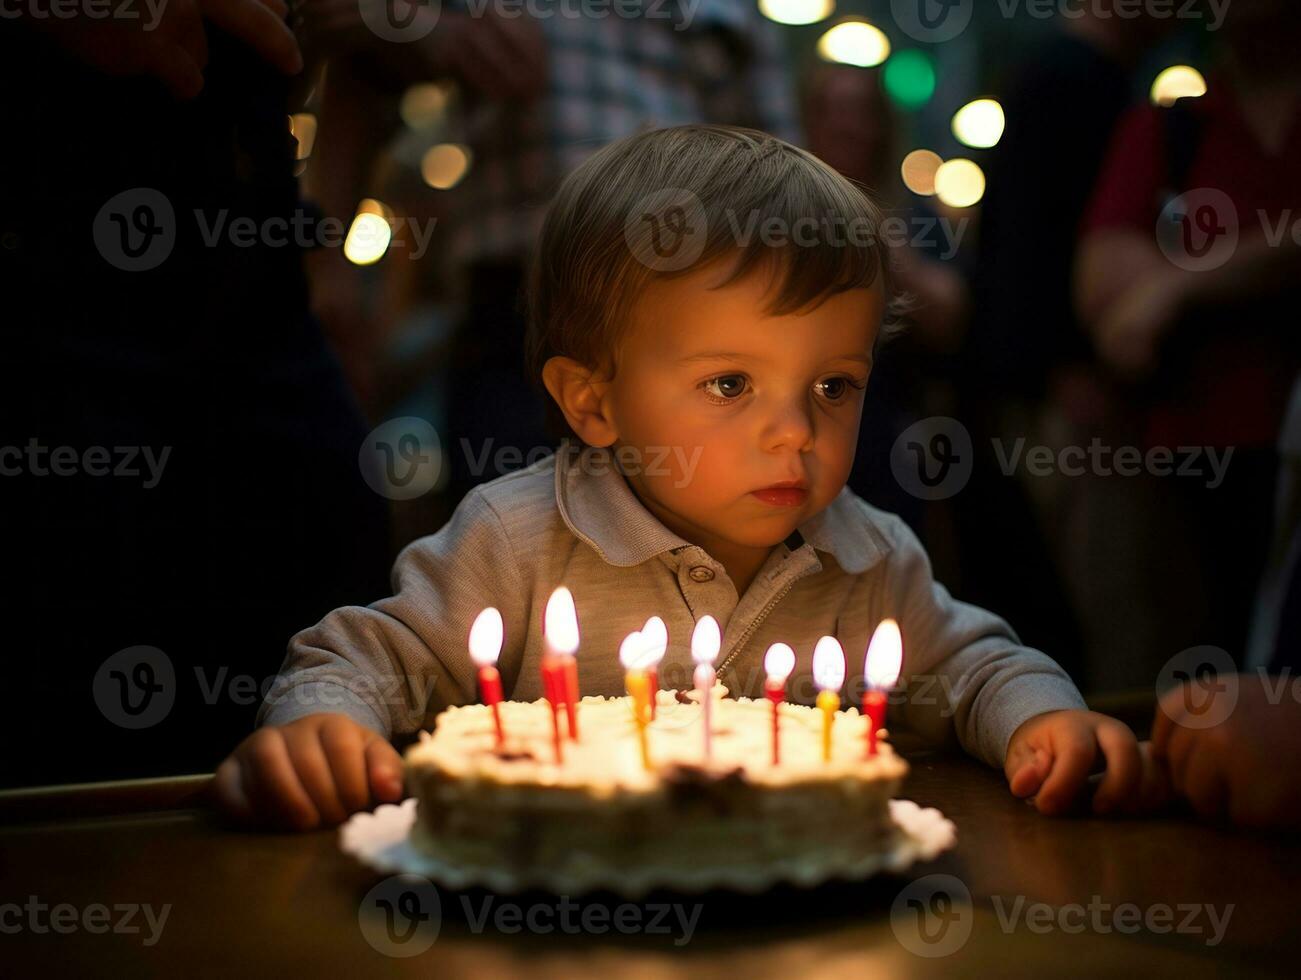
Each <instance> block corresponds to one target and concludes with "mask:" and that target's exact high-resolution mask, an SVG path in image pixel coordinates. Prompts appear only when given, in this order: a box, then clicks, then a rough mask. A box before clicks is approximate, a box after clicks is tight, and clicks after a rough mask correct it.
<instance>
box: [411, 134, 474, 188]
mask: <svg viewBox="0 0 1301 980" xmlns="http://www.w3.org/2000/svg"><path fill="white" fill-rule="evenodd" d="M469 169H470V148H469V147H467V146H462V145H460V144H459V143H439V144H437V145H436V146H431V147H430V148H429V149H428V150H426V151H425V155H424V156H423V157H422V158H421V160H420V176H422V177H423V178H424V179H425V183H426V184H428V185H429V186H430V187H432V188H434V190H439V191H445V190H448V189H450V188H452V187H455V186H456V185H457V184H459V183H460V182H461V178H462V177H464V176H465V173H466V171H467V170H469Z"/></svg>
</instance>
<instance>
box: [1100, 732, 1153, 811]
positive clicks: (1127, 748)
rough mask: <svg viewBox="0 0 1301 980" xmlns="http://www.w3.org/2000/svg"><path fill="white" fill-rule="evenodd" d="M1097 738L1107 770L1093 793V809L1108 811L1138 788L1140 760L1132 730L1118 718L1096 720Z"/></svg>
mask: <svg viewBox="0 0 1301 980" xmlns="http://www.w3.org/2000/svg"><path fill="white" fill-rule="evenodd" d="M1097 739H1098V746H1099V747H1100V748H1101V749H1102V755H1103V757H1104V758H1105V759H1106V760H1107V771H1106V774H1105V775H1104V776H1103V777H1102V783H1101V784H1100V785H1099V786H1098V790H1097V792H1096V793H1094V795H1093V812H1094V813H1110V812H1112V811H1113V810H1115V809H1116V808H1117V807H1118V806H1120V805H1121V804H1123V803H1124V802H1125V801H1127V800H1129V799H1130V798H1131V797H1132V796H1133V795H1134V792H1135V790H1137V789H1138V786H1139V783H1140V782H1141V781H1142V779H1143V760H1142V757H1141V756H1140V755H1139V751H1138V740H1137V739H1135V738H1134V733H1133V732H1131V731H1130V730H1129V728H1128V727H1127V726H1125V725H1123V724H1121V723H1120V722H1102V723H1101V724H1099V725H1098V728H1097Z"/></svg>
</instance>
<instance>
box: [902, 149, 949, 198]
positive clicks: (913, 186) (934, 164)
mask: <svg viewBox="0 0 1301 980" xmlns="http://www.w3.org/2000/svg"><path fill="white" fill-rule="evenodd" d="M943 164H944V159H943V158H942V157H941V156H940V155H939V154H938V153H935V152H934V151H932V150H913V151H912V152H911V153H909V154H908V155H907V156H906V157H904V158H903V167H901V168H900V170H901V172H902V174H903V183H904V186H905V187H907V188H908V189H909V190H910V191H912V192H913V193H914V194H920V195H921V196H922V197H930V196H931V195H933V194H934V193H935V174H936V173H937V172H938V171H939V169H940V167H941V166H942V165H943Z"/></svg>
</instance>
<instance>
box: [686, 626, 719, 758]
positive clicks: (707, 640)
mask: <svg viewBox="0 0 1301 980" xmlns="http://www.w3.org/2000/svg"><path fill="white" fill-rule="evenodd" d="M722 645H723V636H722V633H721V632H719V629H718V620H716V619H715V618H714V617H713V616H709V615H705V616H701V617H700V619H699V620H698V621H697V622H696V628H695V629H694V630H693V631H692V633H691V659H692V660H694V661H695V662H696V674H695V677H694V678H692V679H693V680H694V681H695V686H696V690H697V691H698V692H700V710H701V718H702V719H703V720H704V729H705V761H706V762H708V761H709V760H710V759H711V758H712V753H713V701H714V695H713V690H714V658H715V657H717V656H718V651H719V648H720V647H721V646H722Z"/></svg>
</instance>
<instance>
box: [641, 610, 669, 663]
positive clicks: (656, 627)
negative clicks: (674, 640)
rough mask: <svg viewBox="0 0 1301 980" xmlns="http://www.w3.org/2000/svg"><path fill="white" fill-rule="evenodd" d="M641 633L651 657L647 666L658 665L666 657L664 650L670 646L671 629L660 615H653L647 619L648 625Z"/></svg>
mask: <svg viewBox="0 0 1301 980" xmlns="http://www.w3.org/2000/svg"><path fill="white" fill-rule="evenodd" d="M641 635H642V637H643V640H644V642H645V644H646V649H647V651H649V652H648V656H649V657H650V661H649V663H647V664H646V666H647V667H658V666H659V663H660V661H661V660H663V659H664V651H665V650H667V649H668V648H669V631H668V628H667V627H666V626H665V625H664V620H662V619H660V618H659V617H658V616H652V617H651V618H650V619H648V620H646V625H645V626H643V627H642V628H641Z"/></svg>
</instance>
